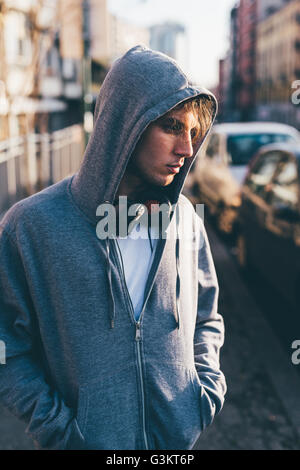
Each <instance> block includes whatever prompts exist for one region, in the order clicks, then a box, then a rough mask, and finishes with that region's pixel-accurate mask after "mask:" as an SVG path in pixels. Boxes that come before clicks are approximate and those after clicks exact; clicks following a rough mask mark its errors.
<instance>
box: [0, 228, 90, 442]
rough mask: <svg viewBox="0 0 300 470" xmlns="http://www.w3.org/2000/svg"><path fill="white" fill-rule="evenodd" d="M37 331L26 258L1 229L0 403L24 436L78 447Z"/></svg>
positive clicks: (75, 428) (78, 438)
mask: <svg viewBox="0 0 300 470" xmlns="http://www.w3.org/2000/svg"><path fill="white" fill-rule="evenodd" d="M37 336H38V335H37V326H36V321H35V320H34V307H33V303H32V299H31V297H30V293H29V289H28V285H27V282H26V273H25V271H24V267H23V264H22V259H21V256H20V253H19V250H18V248H17V245H16V242H15V241H13V239H12V236H11V235H8V233H7V232H6V231H5V229H4V228H3V227H1V226H0V340H1V341H2V343H1V344H2V345H3V344H4V345H5V357H4V360H3V358H2V361H1V362H0V402H1V404H2V405H3V406H4V407H6V408H7V409H8V410H9V411H10V412H11V413H12V414H14V415H15V416H16V417H17V418H19V419H21V420H23V421H25V422H26V423H27V427H26V433H27V434H28V435H29V436H30V437H31V438H32V439H33V441H34V443H35V445H36V447H38V448H43V449H60V450H62V449H68V448H80V446H81V444H82V442H83V440H84V439H83V437H82V435H81V433H80V430H79V428H78V425H77V421H76V418H74V413H73V412H72V410H71V409H70V408H69V407H68V406H66V404H65V403H64V402H63V400H62V398H61V397H60V394H59V393H58V392H57V391H56V390H53V388H51V387H50V385H49V384H48V383H47V380H46V376H45V373H44V371H43V368H42V366H41V364H40V362H39V361H38V354H37V352H36V349H35V344H36V343H35V340H36V339H37Z"/></svg>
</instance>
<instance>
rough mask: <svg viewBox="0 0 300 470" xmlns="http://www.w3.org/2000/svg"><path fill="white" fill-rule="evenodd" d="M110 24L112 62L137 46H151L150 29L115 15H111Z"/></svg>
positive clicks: (110, 54)
mask: <svg viewBox="0 0 300 470" xmlns="http://www.w3.org/2000/svg"><path fill="white" fill-rule="evenodd" d="M108 23H109V39H108V45H109V56H110V61H111V62H112V61H114V60H115V59H117V58H118V57H120V56H122V55H123V54H125V52H126V51H128V50H129V49H131V48H132V47H134V46H136V45H137V44H144V45H145V46H149V40H150V34H149V30H148V28H144V27H142V26H138V25H135V24H133V23H130V22H128V21H126V20H123V19H122V18H119V17H117V16H115V15H113V14H109V19H108Z"/></svg>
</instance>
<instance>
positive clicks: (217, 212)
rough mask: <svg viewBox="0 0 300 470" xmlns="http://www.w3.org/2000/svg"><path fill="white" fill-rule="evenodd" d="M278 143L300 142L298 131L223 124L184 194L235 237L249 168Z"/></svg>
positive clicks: (261, 124)
mask: <svg viewBox="0 0 300 470" xmlns="http://www.w3.org/2000/svg"><path fill="white" fill-rule="evenodd" d="M275 142H299V143H300V133H299V132H298V131H297V129H295V128H293V127H291V126H288V125H285V124H278V123H273V122H271V123H267V122H247V123H224V124H217V125H215V126H214V127H213V129H212V132H211V134H210V136H209V137H208V139H207V143H206V145H205V146H204V149H203V151H202V152H201V154H200V155H199V158H198V160H196V163H195V165H194V166H193V168H192V170H191V173H190V175H189V177H188V179H187V182H186V191H185V193H186V194H187V195H188V196H189V197H191V199H192V200H193V202H202V203H204V204H205V206H206V207H207V208H208V210H209V212H210V214H212V215H213V216H214V217H215V218H216V221H217V226H218V228H219V229H220V230H221V231H223V232H225V233H232V232H233V229H234V224H235V221H236V217H237V209H238V207H239V205H240V202H241V200H240V189H241V184H242V182H243V180H244V177H245V175H246V171H247V165H248V162H249V160H250V159H251V157H252V156H253V155H254V154H255V153H256V152H257V150H258V149H259V148H260V147H261V146H263V145H266V144H270V143H275Z"/></svg>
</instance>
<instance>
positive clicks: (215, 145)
mask: <svg viewBox="0 0 300 470" xmlns="http://www.w3.org/2000/svg"><path fill="white" fill-rule="evenodd" d="M219 142H220V138H219V136H218V135H217V134H212V136H211V138H210V140H209V143H208V146H207V149H206V155H207V156H208V157H210V158H213V157H214V156H215V155H217V154H218V153H219Z"/></svg>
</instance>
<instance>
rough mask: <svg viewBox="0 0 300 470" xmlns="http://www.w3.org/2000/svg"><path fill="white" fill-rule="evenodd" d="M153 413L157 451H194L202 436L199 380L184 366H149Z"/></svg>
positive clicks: (150, 398)
mask: <svg viewBox="0 0 300 470" xmlns="http://www.w3.org/2000/svg"><path fill="white" fill-rule="evenodd" d="M147 376H148V387H147V389H148V390H149V391H150V394H149V414H148V417H149V419H150V422H151V434H152V436H153V442H154V448H155V449H173V450H175V449H178V450H184V449H191V448H192V447H193V445H194V444H195V442H196V441H197V439H198V437H199V435H200V433H201V421H202V419H201V391H202V387H201V385H200V381H199V379H197V377H196V374H195V373H194V371H193V370H192V369H191V368H188V367H186V366H184V365H183V364H182V365H181V364H176V363H175V364H174V363H168V364H166V363H164V364H158V363H151V365H150V364H148V366H147Z"/></svg>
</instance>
